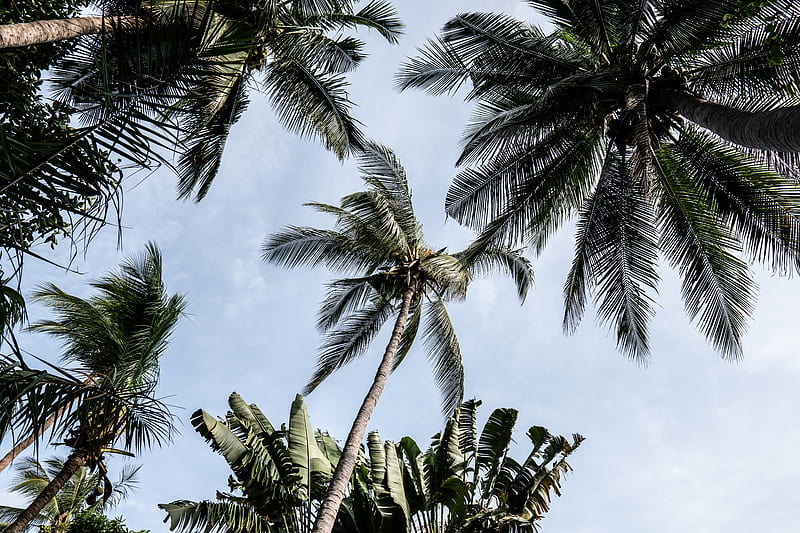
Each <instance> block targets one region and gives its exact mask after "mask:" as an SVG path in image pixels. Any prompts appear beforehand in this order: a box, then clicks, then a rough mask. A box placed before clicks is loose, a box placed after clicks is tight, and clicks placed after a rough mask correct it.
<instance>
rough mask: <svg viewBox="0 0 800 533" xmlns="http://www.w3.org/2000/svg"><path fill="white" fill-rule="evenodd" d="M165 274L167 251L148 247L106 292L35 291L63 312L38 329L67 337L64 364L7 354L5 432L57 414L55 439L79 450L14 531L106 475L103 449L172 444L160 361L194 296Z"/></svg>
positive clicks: (1, 366)
mask: <svg viewBox="0 0 800 533" xmlns="http://www.w3.org/2000/svg"><path fill="white" fill-rule="evenodd" d="M161 272H162V261H161V254H160V252H159V251H158V249H157V248H156V247H155V245H152V244H149V245H148V247H147V250H146V253H144V254H142V256H141V257H139V258H136V259H134V260H131V261H127V262H125V263H123V265H122V267H121V269H120V270H119V271H118V272H114V273H112V274H110V275H108V276H106V277H103V278H101V279H100V280H99V281H97V282H94V283H93V284H92V285H93V287H94V288H95V289H97V294H95V295H94V296H92V297H90V298H88V299H83V298H79V297H77V296H72V295H70V294H67V293H65V292H64V291H62V290H61V289H59V288H58V287H56V286H54V285H47V286H45V287H43V288H42V289H40V290H39V291H38V292H37V293H36V294H35V295H34V298H35V299H36V300H37V301H39V302H41V303H43V304H45V305H47V306H48V307H50V308H51V309H53V310H54V312H55V315H56V318H54V319H53V320H44V321H40V322H37V323H35V324H34V325H33V326H32V327H31V328H32V329H33V330H34V331H42V332H46V333H48V334H50V335H52V336H54V337H56V338H57V339H59V340H61V341H62V344H63V352H62V355H61V360H62V363H63V364H64V366H63V367H55V366H52V367H51V370H50V371H47V370H34V369H31V368H29V367H28V366H27V365H26V364H25V363H24V361H19V362H15V361H13V359H11V358H8V357H5V356H0V437H3V436H5V433H6V432H8V430H9V429H14V430H16V431H17V432H18V434H19V435H23V436H24V435H29V434H32V433H33V434H38V429H39V428H40V427H42V426H43V425H44V424H45V423H46V421H47V420H48V419H49V418H50V417H51V416H54V417H55V421H54V423H53V426H52V428H51V429H50V432H51V436H52V438H53V439H54V440H57V441H58V444H61V445H65V446H67V447H68V448H70V450H71V451H70V454H69V456H68V457H67V460H66V461H65V462H64V464H63V467H62V469H61V471H60V472H59V473H58V474H57V475H56V476H54V477H53V478H52V479H51V480H50V483H48V484H47V486H45V487H44V489H43V490H42V491H41V492H40V493H39V495H38V496H37V497H36V498H35V499H34V500H33V501H32V502H31V503H30V505H29V506H28V507H27V508H26V509H25V510H24V511H23V512H22V513H21V514H19V516H17V518H16V520H14V521H13V523H12V524H11V525H10V526H9V527H8V528H7V529H6V530H5V531H6V533H18V532H20V531H22V530H23V529H24V528H25V527H27V525H28V524H29V523H30V521H31V520H33V519H34V518H35V517H36V516H38V515H39V513H40V512H41V510H42V509H43V508H44V507H45V506H46V505H47V504H48V503H49V502H50V501H51V500H52V499H53V498H54V497H55V496H56V494H57V493H58V492H59V490H60V489H61V488H62V487H63V486H64V485H65V484H66V483H67V482H68V481H69V479H70V478H71V477H72V476H73V475H74V473H75V472H77V471H78V470H79V469H80V468H81V467H83V466H89V467H99V468H101V471H104V470H103V459H104V454H106V453H114V452H121V453H125V454H126V455H131V453H130V452H131V451H132V452H138V451H140V450H144V449H148V448H151V447H154V446H159V445H163V444H166V443H168V442H169V441H170V440H171V438H172V435H173V434H174V426H173V415H172V413H171V412H170V410H169V407H168V406H167V405H166V404H164V402H163V401H161V400H160V399H159V398H158V397H157V396H155V394H156V388H157V385H158V377H159V361H160V358H161V356H162V355H163V353H164V352H165V350H166V349H167V347H168V345H169V339H170V336H171V333H172V331H173V329H174V327H175V325H176V323H177V321H178V318H180V316H181V314H182V312H183V309H184V307H185V302H184V299H183V297H182V296H179V295H169V294H168V293H167V292H166V288H165V286H164V283H163V281H162V278H161ZM115 446H116V447H120V448H123V449H122V450H119V449H115Z"/></svg>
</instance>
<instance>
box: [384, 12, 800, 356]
mask: <svg viewBox="0 0 800 533" xmlns="http://www.w3.org/2000/svg"><path fill="white" fill-rule="evenodd" d="M528 3H529V4H531V5H532V6H533V7H535V8H537V9H539V10H540V11H541V12H542V13H543V14H545V15H546V16H547V17H549V18H550V19H551V21H552V22H553V24H554V25H555V28H554V30H553V31H552V32H551V33H549V34H547V33H545V32H544V31H543V30H542V29H540V28H539V27H536V26H533V25H530V24H527V23H524V22H521V21H518V20H515V19H512V18H510V17H507V16H504V15H496V14H487V13H466V14H460V15H458V16H456V17H455V18H453V19H451V20H450V21H449V22H447V24H446V25H445V27H444V29H443V31H442V34H441V36H440V38H438V39H436V40H433V41H430V42H429V43H428V45H427V47H426V48H424V49H423V50H422V52H421V54H420V55H419V57H417V58H415V59H412V60H411V61H410V62H408V63H407V64H406V65H405V66H404V69H403V71H402V73H401V74H400V77H399V84H400V87H401V88H408V87H423V88H426V89H427V90H428V91H430V92H431V93H434V94H439V93H443V92H446V91H450V90H455V89H457V88H458V87H459V86H460V85H461V84H462V83H469V84H471V86H472V91H471V92H470V93H469V95H468V98H469V99H472V100H475V101H476V102H477V103H476V107H475V112H474V116H473V120H472V122H471V123H470V125H469V126H468V128H467V131H466V134H465V137H464V149H463V152H462V154H461V157H460V159H459V161H458V163H459V164H465V165H468V166H469V168H467V169H465V170H464V171H463V172H461V173H460V174H459V175H458V177H457V178H456V179H455V181H454V182H453V184H452V186H451V188H450V191H449V192H448V195H447V200H446V209H447V212H448V214H450V215H451V216H453V217H455V218H456V219H457V220H458V221H460V222H462V223H464V224H468V225H470V226H472V227H475V228H478V229H479V230H481V232H482V233H481V235H480V237H479V238H478V242H480V243H483V244H487V245H495V244H496V243H502V242H519V241H522V240H525V241H527V242H528V243H530V245H531V246H532V247H533V248H534V249H535V250H536V251H537V252H538V251H540V250H541V249H542V248H543V247H544V246H545V244H546V243H547V241H548V239H549V238H550V236H551V235H553V234H554V233H555V231H556V230H557V229H558V228H560V227H561V226H562V225H563V223H564V222H566V221H567V220H569V219H570V218H572V217H573V216H575V215H576V214H577V216H578V224H577V233H576V245H575V258H574V260H573V263H572V268H571V270H570V273H569V276H568V278H567V281H566V284H565V287H564V296H565V301H566V310H565V314H564V321H563V324H564V329H565V330H566V331H567V332H572V331H574V329H575V328H576V327H577V325H578V323H579V322H580V320H581V318H582V316H583V312H584V307H585V301H586V299H587V292H591V293H593V295H594V298H595V300H596V302H597V304H598V314H599V316H600V318H601V319H602V320H603V321H606V322H610V323H612V324H613V326H614V328H615V330H616V334H617V343H618V347H619V348H620V349H621V350H622V351H623V352H624V353H626V354H628V355H629V356H631V357H634V358H636V359H639V360H645V359H646V358H647V357H648V355H649V341H648V323H649V321H650V319H651V318H652V315H653V313H654V310H653V302H654V295H655V293H656V287H657V284H658V281H659V276H658V274H657V272H656V262H657V259H658V257H659V254H663V256H664V257H665V258H666V259H667V261H668V262H669V263H670V264H671V265H672V266H673V267H674V268H677V270H678V271H679V273H680V275H681V277H682V296H683V299H684V302H685V306H686V311H687V313H688V315H689V316H690V318H691V319H692V320H695V321H696V322H697V323H698V326H699V328H700V329H701V330H702V331H703V333H704V334H705V335H706V337H707V339H708V340H709V342H711V344H713V346H714V347H715V348H716V349H717V350H718V351H719V352H720V353H721V354H722V355H723V356H724V357H727V358H738V357H739V356H740V355H741V350H742V336H743V334H744V331H745V329H746V322H747V318H748V317H749V316H750V314H751V313H752V309H753V296H754V294H753V293H754V284H753V282H752V279H751V274H750V272H749V269H748V267H747V265H746V263H745V262H744V261H743V259H742V257H741V256H742V254H744V256H746V257H747V258H749V259H752V260H754V261H758V262H761V263H763V264H765V265H766V266H767V267H769V268H771V269H773V270H774V271H775V272H777V273H780V274H786V273H790V272H792V271H793V270H796V269H797V268H798V266H799V265H800V253H799V251H798V243H800V218H799V217H798V215H799V214H800V213H799V212H798V209H800V189H799V188H798V187H797V185H796V182H795V179H794V177H793V174H796V167H795V166H794V163H795V162H796V154H793V153H784V152H786V151H787V150H793V151H800V138H798V133H800V128H798V127H795V126H793V124H795V123H794V122H792V121H794V120H797V117H798V116H800V108H797V107H795V106H797V105H798V104H800V97H799V96H798V94H800V91H799V90H800V78H798V77H797V76H796V75H795V74H794V73H796V70H797V68H798V65H800V46H798V45H800V17H798V8H797V5H796V4H795V3H791V2H786V1H774V2H769V1H768V2H740V1H738V0H736V1H733V0H731V1H707V0H689V1H683V0H681V1H673V0H644V1H641V2H640V1H636V2H634V1H628V0H612V1H604V2H593V1H588V0H574V1H568V2H566V1H564V2H562V1H558V0H530V1H529V2H528ZM712 102H713V103H712ZM776 150H777V151H776Z"/></svg>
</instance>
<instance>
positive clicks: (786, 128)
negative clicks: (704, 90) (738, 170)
mask: <svg viewBox="0 0 800 533" xmlns="http://www.w3.org/2000/svg"><path fill="white" fill-rule="evenodd" d="M652 98H653V101H654V102H655V103H657V104H660V105H663V106H665V107H667V108H669V109H673V110H675V111H677V112H678V113H680V114H681V115H682V116H683V117H685V118H686V119H688V120H690V121H692V122H694V123H695V124H697V125H699V126H702V127H704V128H706V129H708V130H711V131H713V132H714V133H716V134H717V135H719V136H720V137H722V138H723V139H725V140H728V141H730V142H732V143H735V144H738V145H740V146H744V147H747V148H752V149H756V150H771V151H775V152H800V106H798V107H780V108H778V109H773V110H771V111H761V112H758V113H751V112H749V111H741V110H739V109H734V108H732V107H728V106H724V105H721V104H715V103H712V102H708V101H706V100H703V99H701V98H698V97H696V96H693V95H691V94H688V93H686V92H681V91H660V92H658V93H656V94H654V95H653V97H652Z"/></svg>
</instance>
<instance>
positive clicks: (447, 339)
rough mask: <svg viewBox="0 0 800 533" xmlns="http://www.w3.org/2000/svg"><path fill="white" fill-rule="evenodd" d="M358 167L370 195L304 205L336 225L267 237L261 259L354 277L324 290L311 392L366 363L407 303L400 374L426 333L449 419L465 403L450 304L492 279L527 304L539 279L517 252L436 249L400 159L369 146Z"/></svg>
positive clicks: (291, 229)
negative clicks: (504, 277) (496, 276)
mask: <svg viewBox="0 0 800 533" xmlns="http://www.w3.org/2000/svg"><path fill="white" fill-rule="evenodd" d="M359 162H360V170H361V173H362V177H363V179H364V181H365V183H366V185H367V190H365V191H361V192H356V193H353V194H349V195H347V196H345V197H344V198H342V200H341V203H340V205H339V206H334V205H329V204H322V203H310V204H308V205H309V206H311V207H312V208H314V209H315V210H317V211H320V212H322V213H327V214H330V215H332V216H333V217H334V218H335V223H334V227H335V229H333V230H320V229H317V228H310V227H298V226H289V227H287V228H286V229H284V230H283V231H281V232H278V233H275V234H273V235H272V236H270V237H268V238H267V240H266V241H265V243H264V247H263V250H264V259H265V260H266V261H269V262H272V263H276V264H278V265H282V266H285V267H296V266H301V265H302V266H311V267H314V266H319V265H325V266H327V267H328V268H330V269H331V270H334V271H337V272H341V273H345V274H355V275H356V276H357V277H347V278H342V279H337V280H335V281H333V282H331V283H329V284H328V291H327V293H326V295H325V297H324V298H323V301H322V304H321V306H320V311H319V315H318V320H317V326H318V328H319V330H320V331H321V332H322V333H323V335H324V337H323V341H322V346H321V348H320V355H319V359H318V361H317V370H316V372H315V373H314V375H313V376H312V378H311V380H310V381H309V383H308V385H306V389H305V392H306V393H309V392H311V391H313V390H314V389H315V388H316V387H317V386H318V385H319V384H320V383H322V381H323V380H324V379H326V378H327V377H328V376H329V375H330V374H332V373H333V372H335V371H336V370H338V369H339V368H341V367H342V366H344V365H345V364H347V363H349V362H350V361H352V360H353V359H355V358H357V357H360V356H362V355H364V354H365V353H366V351H367V348H368V347H369V345H370V343H371V342H372V340H373V339H374V338H375V337H376V336H377V335H378V332H379V331H380V329H381V327H382V326H383V325H384V324H385V323H387V322H388V321H389V319H390V318H392V317H396V316H397V315H398V313H399V310H400V309H401V307H402V303H403V300H404V298H406V297H407V296H408V295H409V294H410V299H411V300H410V301H411V304H410V311H409V316H410V318H409V321H408V324H407V327H406V328H405V330H404V331H403V333H402V337H401V339H400V346H399V348H398V350H397V355H396V357H395V359H394V367H395V368H396V367H397V365H399V364H400V363H401V362H402V361H403V359H404V358H405V356H406V354H407V353H408V351H409V349H410V348H411V346H412V344H413V342H414V340H415V338H416V336H417V334H418V333H419V330H420V324H422V337H423V341H424V343H425V347H426V349H427V352H428V358H429V360H430V361H431V366H432V367H433V373H434V378H435V380H436V383H437V385H438V386H439V389H440V390H441V392H442V396H443V401H442V404H443V410H444V412H447V413H449V412H451V411H452V410H453V409H454V408H455V407H456V406H457V405H458V404H459V403H460V402H461V399H462V394H463V392H462V389H463V368H462V365H461V349H460V347H459V344H458V339H457V338H456V335H455V330H454V328H453V325H452V323H451V321H450V317H449V315H448V313H447V309H446V307H445V302H447V301H450V300H459V299H463V298H464V297H465V296H466V292H467V287H468V285H469V283H470V281H472V279H474V278H475V277H476V276H480V275H483V274H486V273H490V272H501V273H505V274H508V275H509V276H510V277H512V279H513V280H514V282H515V283H516V286H517V292H518V294H519V297H520V300H523V299H524V298H525V295H526V294H527V290H528V287H529V286H530V285H531V283H532V279H533V273H532V270H531V266H530V263H529V262H528V261H527V260H526V259H525V258H523V257H522V256H521V255H520V253H519V251H518V250H514V249H511V248H509V247H507V246H502V245H501V246H486V247H483V248H481V249H476V248H474V247H470V248H468V249H466V250H464V251H461V252H457V253H452V254H451V253H448V252H447V249H446V248H441V249H437V248H434V247H430V246H429V245H427V244H426V243H425V241H424V238H423V235H422V225H421V224H420V223H419V222H418V221H417V219H416V215H415V214H414V209H413V206H412V203H411V191H410V189H409V187H408V182H407V180H406V174H405V170H404V169H403V167H402V166H401V164H400V162H399V161H398V160H397V158H396V156H395V155H394V153H393V152H392V151H391V150H389V149H388V148H385V147H383V146H380V145H377V144H372V143H370V144H369V145H368V146H367V147H366V148H365V149H364V151H363V152H362V153H361V154H360V155H359Z"/></svg>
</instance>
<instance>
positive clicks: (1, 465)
mask: <svg viewBox="0 0 800 533" xmlns="http://www.w3.org/2000/svg"><path fill="white" fill-rule="evenodd" d="M65 409H66V407H64V408H63V409H59V410H58V412H56V413H53V414H52V415H51V416H50V418H48V419H47V420H45V421H44V424H42V425H41V426H39V429H37V430H36V431H34V432H33V433H31V434H30V435H29V436H28V437H27V438H25V439H23V440H22V441H20V443H19V444H17V445H16V446H14V447H13V448H12V449H11V451H9V452H8V453H7V454H5V455H4V456H3V458H2V459H0V472H2V471H3V470H5V469H6V468H8V465H10V464H11V462H12V461H13V460H14V459H16V458H17V457H19V456H20V455H21V454H22V452H24V451H25V450H26V449H27V448H28V447H29V446H30V445H31V444H33V443H34V442H36V440H37V439H38V438H39V437H41V436H42V435H43V434H44V432H45V431H47V430H48V429H50V427H51V426H52V425H53V423H55V421H56V418H58V417H59V416H61V415H62V414H63V413H64V410H65Z"/></svg>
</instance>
